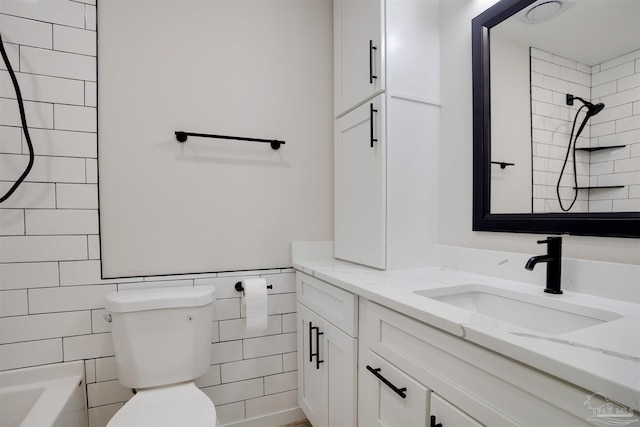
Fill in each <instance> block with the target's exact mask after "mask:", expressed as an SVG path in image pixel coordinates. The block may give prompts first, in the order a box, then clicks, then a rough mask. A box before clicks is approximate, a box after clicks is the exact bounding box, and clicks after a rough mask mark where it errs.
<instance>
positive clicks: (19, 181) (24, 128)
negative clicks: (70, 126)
mask: <svg viewBox="0 0 640 427" xmlns="http://www.w3.org/2000/svg"><path fill="white" fill-rule="evenodd" d="M0 53H1V54H2V59H3V60H4V63H5V65H6V67H7V71H9V75H10V76H11V81H12V82H13V88H14V89H15V91H16V98H17V99H18V108H19V109H20V121H21V123H22V131H23V132H24V137H25V139H26V140H27V147H29V163H28V164H27V167H26V168H25V170H24V172H22V175H20V177H19V178H18V179H17V180H16V182H15V183H14V184H13V185H12V186H11V188H9V190H8V191H7V193H6V194H4V195H3V196H2V197H0V203H2V202H4V201H5V200H7V199H8V198H9V197H11V195H12V194H13V193H14V192H15V191H16V190H17V189H18V187H19V186H20V184H22V182H23V181H24V179H25V178H26V177H27V175H28V174H29V172H30V171H31V168H32V167H33V160H34V154H33V144H31V137H30V136H29V128H28V127H27V118H26V115H25V113H24V102H23V101H22V93H21V92H20V85H19V84H18V79H17V78H16V73H14V72H13V67H11V62H9V58H8V57H7V52H6V51H5V49H4V42H3V41H2V34H0Z"/></svg>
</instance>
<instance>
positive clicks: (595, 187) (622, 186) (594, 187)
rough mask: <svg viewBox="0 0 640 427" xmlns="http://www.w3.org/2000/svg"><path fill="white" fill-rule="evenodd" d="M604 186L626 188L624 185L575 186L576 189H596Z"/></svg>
mask: <svg viewBox="0 0 640 427" xmlns="http://www.w3.org/2000/svg"><path fill="white" fill-rule="evenodd" d="M603 188H624V185H601V186H593V187H573V189H574V190H596V189H603Z"/></svg>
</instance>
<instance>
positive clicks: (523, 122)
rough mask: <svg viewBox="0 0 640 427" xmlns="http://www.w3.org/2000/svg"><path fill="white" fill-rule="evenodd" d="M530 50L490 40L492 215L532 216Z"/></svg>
mask: <svg viewBox="0 0 640 427" xmlns="http://www.w3.org/2000/svg"><path fill="white" fill-rule="evenodd" d="M530 90H531V89H530V83H529V49H528V46H523V45H522V44H520V43H517V42H514V41H512V40H509V39H507V38H505V37H499V36H496V35H494V36H492V37H491V160H492V161H496V162H507V163H514V166H507V167H506V168H504V169H502V168H500V166H499V165H495V164H494V165H491V201H490V203H491V212H492V213H531V107H530V102H529V93H530Z"/></svg>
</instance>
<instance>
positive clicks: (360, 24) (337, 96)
mask: <svg viewBox="0 0 640 427" xmlns="http://www.w3.org/2000/svg"><path fill="white" fill-rule="evenodd" d="M383 7H384V1H382V0H370V1H361V0H360V1H354V0H336V1H334V2H333V31H334V39H333V40H334V67H335V77H336V79H335V81H334V108H335V112H336V115H338V114H341V113H344V112H346V111H347V110H349V109H351V108H353V107H354V106H356V105H358V104H360V103H362V102H363V101H364V100H366V99H368V98H371V97H372V96H374V95H375V94H376V93H379V92H381V91H382V90H384V88H385V68H384V63H385V62H384V53H385V49H384V38H383V34H384V28H383V27H384V12H383Z"/></svg>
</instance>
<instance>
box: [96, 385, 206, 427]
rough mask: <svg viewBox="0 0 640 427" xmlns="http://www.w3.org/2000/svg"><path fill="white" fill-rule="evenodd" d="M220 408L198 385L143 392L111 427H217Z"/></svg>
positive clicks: (129, 402) (111, 422) (108, 425)
mask: <svg viewBox="0 0 640 427" xmlns="http://www.w3.org/2000/svg"><path fill="white" fill-rule="evenodd" d="M216 421H217V416H216V408H215V406H213V402H211V399H209V397H208V396H207V395H206V394H204V393H203V392H202V391H201V390H200V389H198V388H197V387H196V385H195V384H194V383H186V384H179V385H173V386H168V387H158V388H153V389H148V390H140V391H138V393H137V394H136V395H135V396H133V397H132V398H131V399H130V400H129V401H128V402H127V403H125V405H124V406H123V407H122V408H120V410H119V411H118V412H117V413H116V414H115V415H114V416H113V418H111V421H109V423H108V424H107V427H127V426H128V427H139V426H184V427H186V426H193V427H196V426H202V427H204V426H207V427H214V426H216Z"/></svg>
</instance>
